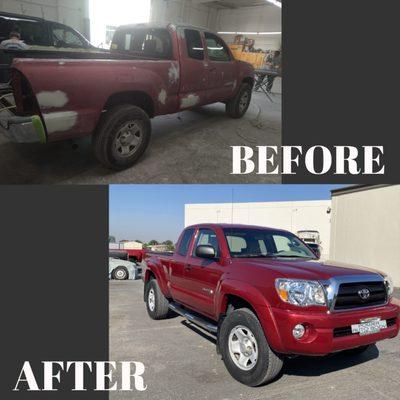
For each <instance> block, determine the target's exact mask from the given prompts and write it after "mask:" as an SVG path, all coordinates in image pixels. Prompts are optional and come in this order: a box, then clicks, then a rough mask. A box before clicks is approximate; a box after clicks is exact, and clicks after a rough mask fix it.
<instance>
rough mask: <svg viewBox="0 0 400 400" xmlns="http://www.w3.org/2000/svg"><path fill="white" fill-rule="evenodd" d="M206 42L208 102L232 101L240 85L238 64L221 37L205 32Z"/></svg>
mask: <svg viewBox="0 0 400 400" xmlns="http://www.w3.org/2000/svg"><path fill="white" fill-rule="evenodd" d="M204 40H205V44H206V47H207V70H208V88H207V89H208V102H209V103H213V102H218V101H223V100H227V99H230V98H232V97H233V95H234V93H235V91H236V88H237V86H238V84H239V82H238V81H237V79H238V76H237V71H238V70H237V62H236V61H235V59H234V58H233V56H232V55H231V52H230V51H229V48H228V46H227V45H226V44H225V42H224V41H223V40H222V39H221V38H220V37H218V36H216V35H214V34H212V33H209V32H204Z"/></svg>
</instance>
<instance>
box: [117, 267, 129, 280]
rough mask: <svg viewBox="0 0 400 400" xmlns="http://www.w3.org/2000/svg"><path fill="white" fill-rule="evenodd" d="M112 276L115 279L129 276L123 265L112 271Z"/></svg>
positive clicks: (124, 278)
mask: <svg viewBox="0 0 400 400" xmlns="http://www.w3.org/2000/svg"><path fill="white" fill-rule="evenodd" d="M113 278H114V279H115V280H117V281H126V280H127V279H128V278H129V273H128V270H127V269H126V268H125V267H117V268H115V269H114V271H113Z"/></svg>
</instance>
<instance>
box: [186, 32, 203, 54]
mask: <svg viewBox="0 0 400 400" xmlns="http://www.w3.org/2000/svg"><path fill="white" fill-rule="evenodd" d="M185 38H186V46H187V51H188V56H189V57H190V58H194V59H195V60H204V47H203V42H202V40H201V36H200V32H199V31H196V30H194V29H185Z"/></svg>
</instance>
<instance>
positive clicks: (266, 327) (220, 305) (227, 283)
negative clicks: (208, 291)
mask: <svg viewBox="0 0 400 400" xmlns="http://www.w3.org/2000/svg"><path fill="white" fill-rule="evenodd" d="M229 295H232V296H236V297H240V298H242V299H243V300H245V301H246V302H247V303H249V304H250V305H251V306H252V307H253V309H254V311H255V312H256V316H257V318H258V320H259V321H260V324H261V326H262V328H263V331H264V334H265V337H266V338H267V341H268V343H269V345H270V346H271V348H272V349H274V350H276V351H277V350H278V349H282V348H283V345H282V339H281V337H280V334H279V328H278V324H277V321H276V320H275V317H274V315H273V312H272V309H271V306H270V304H269V303H268V301H267V299H266V298H265V295H264V294H262V293H261V292H260V291H259V290H258V289H257V288H255V287H254V286H253V285H251V284H249V283H246V282H243V281H237V280H234V279H226V280H224V281H223V282H222V283H221V285H220V288H219V291H218V292H217V293H216V297H217V298H216V312H217V315H218V316H220V317H221V316H222V317H224V315H225V310H226V306H227V304H226V298H227V297H226V296H229Z"/></svg>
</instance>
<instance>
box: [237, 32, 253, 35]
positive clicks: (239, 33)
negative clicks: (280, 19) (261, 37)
mask: <svg viewBox="0 0 400 400" xmlns="http://www.w3.org/2000/svg"><path fill="white" fill-rule="evenodd" d="M237 34H238V35H257V32H238V33H237Z"/></svg>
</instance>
